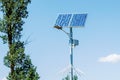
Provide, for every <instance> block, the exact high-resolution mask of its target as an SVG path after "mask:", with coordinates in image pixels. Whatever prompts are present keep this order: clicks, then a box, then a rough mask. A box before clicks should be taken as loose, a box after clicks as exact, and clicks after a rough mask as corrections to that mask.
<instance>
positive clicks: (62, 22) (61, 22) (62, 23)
mask: <svg viewBox="0 0 120 80" xmlns="http://www.w3.org/2000/svg"><path fill="white" fill-rule="evenodd" d="M86 17H87V14H73V15H72V14H60V15H59V16H58V18H57V20H56V23H55V26H54V28H56V29H58V30H61V31H63V32H65V33H66V34H67V35H68V36H69V43H70V64H71V80H73V76H74V74H73V48H74V47H75V46H77V45H79V41H78V40H75V39H73V30H72V28H75V27H80V26H84V24H85V20H86ZM63 27H68V28H69V31H70V32H69V33H67V32H66V31H64V30H63Z"/></svg>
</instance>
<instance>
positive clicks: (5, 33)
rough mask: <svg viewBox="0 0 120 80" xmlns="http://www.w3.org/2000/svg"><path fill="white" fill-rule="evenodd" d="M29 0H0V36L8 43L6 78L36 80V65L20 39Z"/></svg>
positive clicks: (5, 61)
mask: <svg viewBox="0 0 120 80" xmlns="http://www.w3.org/2000/svg"><path fill="white" fill-rule="evenodd" d="M29 3H31V0H0V9H1V11H2V12H3V18H2V19H0V33H1V34H0V38H2V40H3V43H4V44H7V45H8V48H9V51H8V52H7V55H6V56H5V58H4V64H5V65H6V66H7V67H9V68H10V70H11V71H10V73H9V75H8V77H7V79H8V80H38V79H39V75H38V73H37V72H36V67H34V65H33V64H32V62H31V59H30V57H29V56H28V55H26V54H25V53H24V50H25V47H24V45H25V43H24V41H21V36H22V34H21V31H22V30H23V27H22V26H23V24H24V23H25V22H24V21H23V20H24V18H27V17H28V11H27V6H28V4H29Z"/></svg>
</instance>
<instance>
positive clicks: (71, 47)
mask: <svg viewBox="0 0 120 80" xmlns="http://www.w3.org/2000/svg"><path fill="white" fill-rule="evenodd" d="M70 63H71V80H73V32H72V27H70Z"/></svg>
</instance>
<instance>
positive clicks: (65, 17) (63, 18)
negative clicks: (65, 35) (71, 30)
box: [55, 14, 72, 27]
mask: <svg viewBox="0 0 120 80" xmlns="http://www.w3.org/2000/svg"><path fill="white" fill-rule="evenodd" d="M71 16H72V14H60V15H59V16H58V18H57V20H56V23H55V26H60V27H66V26H69V21H70V19H71Z"/></svg>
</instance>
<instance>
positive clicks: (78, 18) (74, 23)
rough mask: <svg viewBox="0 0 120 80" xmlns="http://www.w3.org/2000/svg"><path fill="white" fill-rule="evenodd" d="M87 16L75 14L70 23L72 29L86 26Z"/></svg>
mask: <svg viewBox="0 0 120 80" xmlns="http://www.w3.org/2000/svg"><path fill="white" fill-rule="evenodd" d="M86 18H87V14H74V15H73V17H72V20H71V23H70V27H78V26H84V25H85V21H86Z"/></svg>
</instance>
